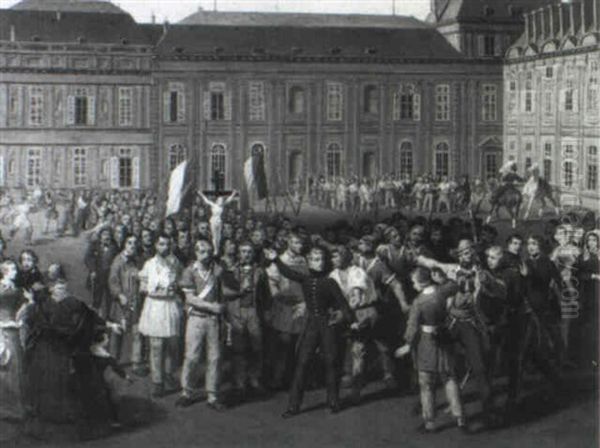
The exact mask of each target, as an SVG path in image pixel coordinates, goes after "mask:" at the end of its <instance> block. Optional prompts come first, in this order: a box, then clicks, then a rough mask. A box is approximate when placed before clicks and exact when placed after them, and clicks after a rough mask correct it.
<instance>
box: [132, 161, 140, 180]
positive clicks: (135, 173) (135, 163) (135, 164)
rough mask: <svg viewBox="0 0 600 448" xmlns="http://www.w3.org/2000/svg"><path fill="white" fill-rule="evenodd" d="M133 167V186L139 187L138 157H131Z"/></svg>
mask: <svg viewBox="0 0 600 448" xmlns="http://www.w3.org/2000/svg"><path fill="white" fill-rule="evenodd" d="M132 166H133V169H132V171H133V172H132V177H133V188H140V158H139V157H134V158H133V165H132Z"/></svg>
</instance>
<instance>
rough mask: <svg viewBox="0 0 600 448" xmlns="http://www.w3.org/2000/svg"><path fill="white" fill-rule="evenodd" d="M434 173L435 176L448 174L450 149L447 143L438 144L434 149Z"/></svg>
mask: <svg viewBox="0 0 600 448" xmlns="http://www.w3.org/2000/svg"><path fill="white" fill-rule="evenodd" d="M434 163H435V165H434V172H435V175H436V176H448V175H449V174H450V148H449V147H448V143H446V142H442V143H438V144H437V145H436V147H435V160H434Z"/></svg>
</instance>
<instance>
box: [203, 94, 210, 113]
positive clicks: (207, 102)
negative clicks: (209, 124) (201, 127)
mask: <svg viewBox="0 0 600 448" xmlns="http://www.w3.org/2000/svg"><path fill="white" fill-rule="evenodd" d="M204 119H205V120H210V91H209V90H206V91H205V92H204Z"/></svg>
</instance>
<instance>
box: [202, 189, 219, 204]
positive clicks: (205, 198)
mask: <svg viewBox="0 0 600 448" xmlns="http://www.w3.org/2000/svg"><path fill="white" fill-rule="evenodd" d="M198 194H199V195H200V197H201V198H202V200H203V201H204V203H205V204H207V205H209V206H211V207H214V206H215V205H217V204H215V203H214V202H213V201H211V200H210V199H208V198H207V197H206V196H205V195H204V193H202V192H201V191H199V192H198Z"/></svg>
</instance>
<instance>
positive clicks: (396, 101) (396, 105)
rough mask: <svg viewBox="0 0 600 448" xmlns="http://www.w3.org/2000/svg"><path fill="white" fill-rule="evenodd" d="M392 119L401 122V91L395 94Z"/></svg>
mask: <svg viewBox="0 0 600 448" xmlns="http://www.w3.org/2000/svg"><path fill="white" fill-rule="evenodd" d="M392 119H393V120H394V121H398V120H400V90H397V91H395V92H394V99H393V103H392Z"/></svg>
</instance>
